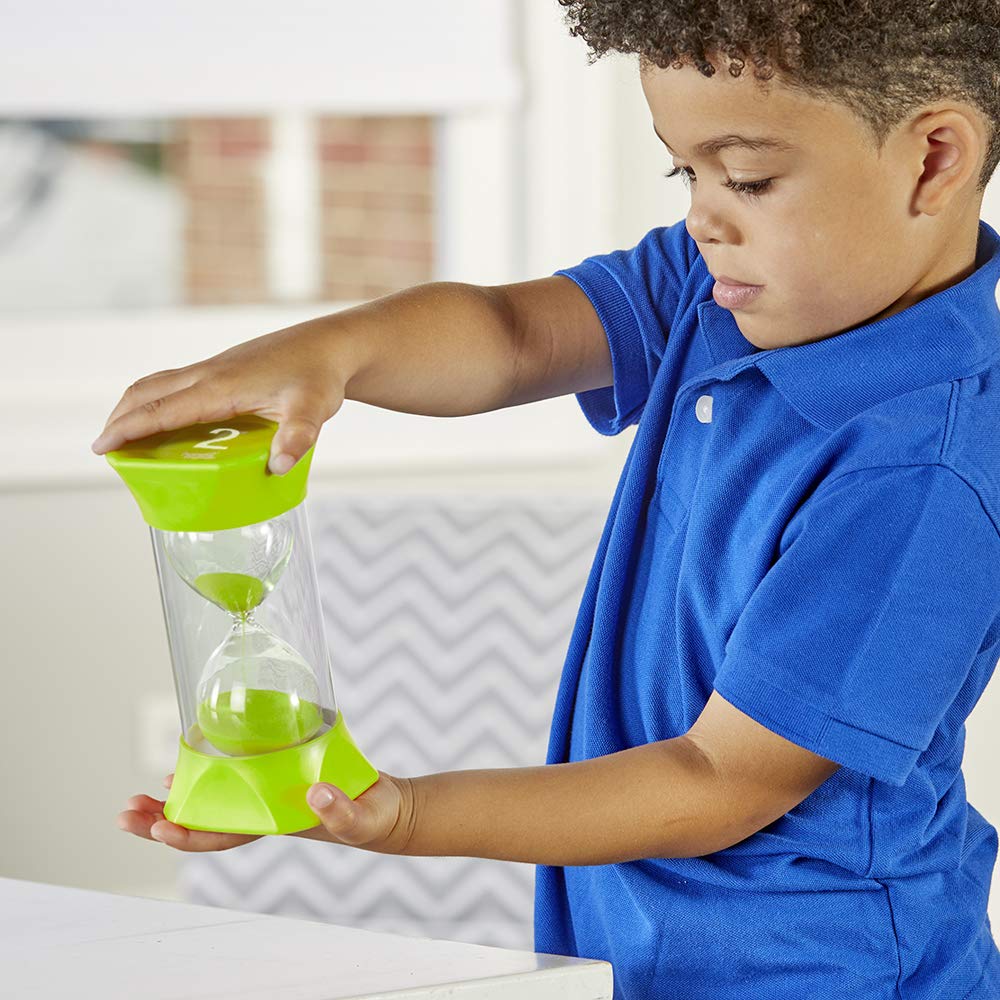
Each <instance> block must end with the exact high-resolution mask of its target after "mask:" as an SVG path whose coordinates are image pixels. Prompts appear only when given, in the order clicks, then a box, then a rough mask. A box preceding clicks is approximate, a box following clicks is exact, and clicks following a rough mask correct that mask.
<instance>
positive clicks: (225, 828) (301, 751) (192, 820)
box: [163, 712, 379, 834]
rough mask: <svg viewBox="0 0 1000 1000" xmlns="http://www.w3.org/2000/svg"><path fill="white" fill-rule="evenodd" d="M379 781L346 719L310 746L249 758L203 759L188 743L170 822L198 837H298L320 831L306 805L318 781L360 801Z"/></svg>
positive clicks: (170, 801)
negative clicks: (209, 834) (199, 833)
mask: <svg viewBox="0 0 1000 1000" xmlns="http://www.w3.org/2000/svg"><path fill="white" fill-rule="evenodd" d="M378 776H379V775H378V771H377V770H376V769H375V768H374V767H373V766H372V765H371V763H370V762H369V761H368V760H367V758H366V757H365V756H364V754H363V753H362V752H361V751H360V750H359V749H358V748H357V746H356V745H355V743H354V740H353V739H352V738H351V734H350V732H348V729H347V723H346V722H345V721H344V715H343V713H342V712H338V714H337V721H336V723H335V724H334V725H333V726H332V727H331V728H330V729H328V730H327V731H326V732H325V733H323V734H322V735H321V736H317V737H316V739H314V740H310V741H309V742H308V743H302V744H300V745H299V746H294V747H288V748H286V749H285V750H277V751H274V752H273V753H262V754H255V755H253V756H248V757H214V756H212V755H211V754H206V753H201V752H199V751H198V750H194V749H192V747H191V746H190V745H189V744H188V743H187V742H186V741H185V739H184V737H183V736H181V737H180V753H179V754H178V757H177V767H176V770H175V771H174V780H173V782H172V784H171V786H170V794H169V795H168V796H167V800H166V802H165V803H164V806H163V815H164V816H165V817H166V818H167V819H168V820H170V822H171V823H177V824H179V825H180V826H186V827H187V828H188V829H190V830H214V831H217V832H219V833H257V834H268V833H275V834H277V833H298V832H299V831H301V830H308V829H310V827H314V826H318V825H319V817H318V816H317V815H316V814H315V813H314V812H313V811H312V809H311V808H310V807H309V804H308V803H307V802H306V792H307V791H308V790H309V788H310V786H312V785H314V784H315V783H316V782H317V781H328V782H330V784H331V785H336V786H337V788H339V789H341V790H342V791H343V792H344V793H345V794H346V795H347V796H349V797H350V798H352V799H356V798H357V797H358V796H359V795H360V794H361V793H362V792H364V791H365V790H366V789H368V788H370V787H371V786H372V785H374V784H375V782H376V781H378Z"/></svg>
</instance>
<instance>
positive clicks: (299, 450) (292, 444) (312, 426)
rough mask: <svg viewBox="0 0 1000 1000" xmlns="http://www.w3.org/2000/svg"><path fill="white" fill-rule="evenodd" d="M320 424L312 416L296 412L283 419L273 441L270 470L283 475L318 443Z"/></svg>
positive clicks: (269, 461) (269, 463) (277, 474)
mask: <svg viewBox="0 0 1000 1000" xmlns="http://www.w3.org/2000/svg"><path fill="white" fill-rule="evenodd" d="M318 437H319V424H318V423H317V421H315V420H314V419H313V418H312V417H309V416H306V415H304V414H294V415H291V416H288V417H286V418H285V419H284V420H282V421H281V422H280V423H279V425H278V429H277V431H275V434H274V440H272V442H271V455H270V458H269V459H268V463H267V467H268V470H269V471H270V472H272V473H274V475H276V476H283V475H285V473H286V472H288V471H289V469H291V468H292V467H293V466H294V465H295V464H296V463H297V462H298V461H299V459H301V458H302V456H303V455H304V454H305V453H306V452H307V451H308V450H309V449H310V448H311V447H312V446H313V445H314V444H315V443H316V439H317V438H318Z"/></svg>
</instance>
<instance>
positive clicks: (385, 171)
mask: <svg viewBox="0 0 1000 1000" xmlns="http://www.w3.org/2000/svg"><path fill="white" fill-rule="evenodd" d="M431 121H432V120H431V119H430V118H426V117H416V116H407V117H371V118H322V119H320V121H319V128H318V140H319V156H320V165H321V169H320V177H321V182H320V183H321V188H322V194H321V197H322V205H323V209H322V210H323V215H322V234H323V236H322V243H323V247H322V253H323V262H322V263H323V266H322V273H323V293H322V294H323V296H324V297H325V298H330V299H353V298H362V299H367V298H373V297H375V296H378V295H385V294H386V293H388V292H391V291H395V290H396V289H399V288H404V287H406V286H408V285H415V284H418V283H420V282H424V281H430V280H431V276H432V270H433V252H434V245H433V244H434V233H433V209H434V205H433V197H432V195H433V159H434V157H433V146H432V125H431Z"/></svg>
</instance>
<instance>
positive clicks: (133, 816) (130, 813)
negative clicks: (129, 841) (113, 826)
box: [117, 809, 163, 840]
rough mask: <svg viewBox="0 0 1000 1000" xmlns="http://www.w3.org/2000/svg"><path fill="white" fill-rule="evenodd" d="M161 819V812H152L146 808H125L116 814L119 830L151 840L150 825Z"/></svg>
mask: <svg viewBox="0 0 1000 1000" xmlns="http://www.w3.org/2000/svg"><path fill="white" fill-rule="evenodd" d="M161 819H163V813H162V812H152V811H150V810H146V809H125V810H123V811H122V812H120V813H119V814H118V818H117V823H118V828H119V829H120V830H124V831H125V832H126V833H131V834H134V835H135V836H137V837H143V838H145V839H146V840H152V839H153V837H152V836H151V835H150V832H149V831H150V827H152V825H153V824H154V823H156V822H158V821H159V820H161Z"/></svg>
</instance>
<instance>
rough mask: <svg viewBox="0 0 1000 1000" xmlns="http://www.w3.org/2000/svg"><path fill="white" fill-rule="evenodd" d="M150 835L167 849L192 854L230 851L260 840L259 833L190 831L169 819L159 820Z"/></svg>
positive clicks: (152, 826) (153, 825)
mask: <svg viewBox="0 0 1000 1000" xmlns="http://www.w3.org/2000/svg"><path fill="white" fill-rule="evenodd" d="M149 834H150V836H151V837H152V838H153V840H158V841H159V842H160V843H161V844H166V845H167V847H173V848H174V849H175V850H178V851H187V852H189V853H192V854H198V853H203V852H205V851H228V850H229V849H230V848H232V847H241V846H242V845H243V844H249V843H250V842H251V841H254V840H260V837H261V835H260V834H259V833H216V832H215V831H214V830H189V829H188V828H187V827H186V826H178V825H177V824H176V823H171V822H170V820H168V819H159V820H157V821H155V822H154V823H152V824H151V826H150V828H149Z"/></svg>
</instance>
